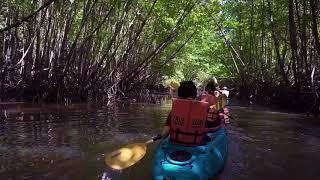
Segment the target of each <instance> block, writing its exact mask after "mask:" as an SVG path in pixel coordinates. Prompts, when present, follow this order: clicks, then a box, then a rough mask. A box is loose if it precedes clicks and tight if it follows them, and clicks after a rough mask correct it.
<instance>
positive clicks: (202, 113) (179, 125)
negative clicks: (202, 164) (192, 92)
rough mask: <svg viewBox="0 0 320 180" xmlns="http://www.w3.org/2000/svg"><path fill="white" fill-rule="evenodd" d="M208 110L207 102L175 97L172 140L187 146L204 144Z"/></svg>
mask: <svg viewBox="0 0 320 180" xmlns="http://www.w3.org/2000/svg"><path fill="white" fill-rule="evenodd" d="M207 110H208V103H207V102H200V101H196V100H188V99H173V102H172V112H171V122H170V141H171V142H173V143H176V144H179V145H185V146H197V145H201V144H203V141H204V136H205V133H204V129H205V122H206V117H207Z"/></svg>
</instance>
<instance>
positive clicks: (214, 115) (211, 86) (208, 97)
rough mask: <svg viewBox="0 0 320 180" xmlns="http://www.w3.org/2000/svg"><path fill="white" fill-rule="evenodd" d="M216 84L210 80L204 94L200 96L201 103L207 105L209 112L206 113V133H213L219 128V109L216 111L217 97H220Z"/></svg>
mask: <svg viewBox="0 0 320 180" xmlns="http://www.w3.org/2000/svg"><path fill="white" fill-rule="evenodd" d="M218 88H219V87H218V84H217V82H216V81H215V80H211V81H209V82H208V83H207V85H206V89H205V90H206V93H205V94H202V95H201V96H200V98H201V101H204V102H208V103H209V110H208V113H207V121H206V125H205V127H206V131H207V132H210V131H215V130H217V129H219V128H220V127H221V121H222V119H221V115H219V112H218V111H219V109H216V104H217V100H218V97H219V95H220V93H219V91H218V90H219V89H218Z"/></svg>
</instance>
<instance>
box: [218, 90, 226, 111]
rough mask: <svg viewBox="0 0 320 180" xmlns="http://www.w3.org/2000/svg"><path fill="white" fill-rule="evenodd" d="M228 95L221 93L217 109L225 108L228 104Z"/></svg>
mask: <svg viewBox="0 0 320 180" xmlns="http://www.w3.org/2000/svg"><path fill="white" fill-rule="evenodd" d="M227 99H228V98H227V96H226V95H225V94H221V95H220V96H218V98H217V104H216V109H217V110H220V109H222V108H224V107H225V106H226V105H227Z"/></svg>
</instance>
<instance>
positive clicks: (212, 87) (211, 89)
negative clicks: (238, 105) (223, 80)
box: [206, 80, 219, 95]
mask: <svg viewBox="0 0 320 180" xmlns="http://www.w3.org/2000/svg"><path fill="white" fill-rule="evenodd" d="M216 90H219V85H218V83H217V82H216V81H215V80H210V81H209V82H208V84H207V86H206V91H207V92H208V93H209V94H211V95H214V91H216Z"/></svg>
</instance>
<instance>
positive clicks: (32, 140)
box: [0, 101, 320, 180]
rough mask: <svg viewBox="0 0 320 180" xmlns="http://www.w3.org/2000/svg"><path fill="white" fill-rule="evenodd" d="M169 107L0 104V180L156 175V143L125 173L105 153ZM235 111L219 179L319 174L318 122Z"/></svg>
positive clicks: (144, 130)
mask: <svg viewBox="0 0 320 180" xmlns="http://www.w3.org/2000/svg"><path fill="white" fill-rule="evenodd" d="M2 108H3V107H2ZM169 110H170V102H169V101H162V103H161V104H160V105H159V104H158V105H151V104H143V103H128V102H121V103H119V104H117V105H113V106H93V105H72V106H68V107H64V106H44V107H35V106H29V105H26V106H21V107H11V108H6V109H5V108H3V109H2V110H0V179H1V180H2V179H104V180H106V179H108V178H109V179H146V180H147V179H152V159H153V153H154V150H155V148H156V144H153V145H151V146H149V147H148V151H147V154H146V156H145V157H144V158H143V159H142V160H141V161H140V162H139V163H137V164H136V165H134V166H132V167H130V168H128V169H126V170H123V171H114V170H111V169H109V168H108V167H106V166H105V164H104V156H105V154H106V153H108V152H111V151H112V150H115V149H117V148H119V147H121V146H123V145H126V144H130V143H136V142H142V141H145V140H147V139H149V138H150V137H152V136H153V135H154V134H156V133H158V132H159V130H160V128H161V126H162V125H163V123H164V121H165V119H166V116H167V113H168V112H169ZM231 112H232V113H233V116H234V117H235V119H236V120H233V121H231V125H230V126H229V127H228V136H229V157H228V160H227V163H226V166H225V168H224V170H223V172H222V173H221V174H220V175H219V177H218V179H223V180H224V179H236V180H237V179H268V180H269V179H272V178H273V179H280V178H288V179H318V178H319V177H320V172H319V171H318V168H317V166H316V165H315V163H316V162H319V161H320V154H319V152H320V128H319V122H318V121H314V120H311V119H306V117H303V116H300V115H297V114H288V113H278V112H275V111H268V110H266V109H263V110H261V109H252V108H247V107H240V106H232V107H231Z"/></svg>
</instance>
